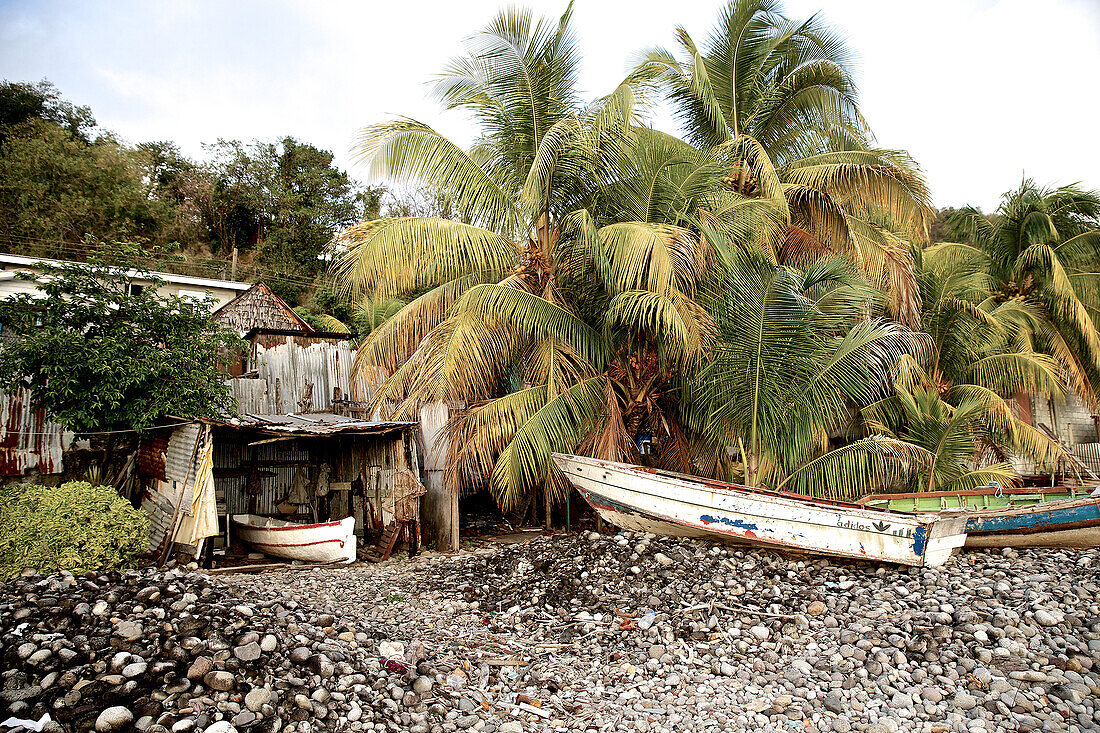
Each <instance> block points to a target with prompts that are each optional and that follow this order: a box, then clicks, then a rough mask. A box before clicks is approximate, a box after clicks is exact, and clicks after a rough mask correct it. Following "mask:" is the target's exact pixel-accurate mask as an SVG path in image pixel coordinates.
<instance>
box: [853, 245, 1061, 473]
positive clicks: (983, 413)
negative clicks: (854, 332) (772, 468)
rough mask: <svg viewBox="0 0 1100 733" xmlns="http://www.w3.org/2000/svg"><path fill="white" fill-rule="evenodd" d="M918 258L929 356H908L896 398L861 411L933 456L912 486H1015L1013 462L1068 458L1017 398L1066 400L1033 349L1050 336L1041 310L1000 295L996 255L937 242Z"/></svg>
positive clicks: (897, 376) (899, 371)
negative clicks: (1022, 415) (1019, 410)
mask: <svg viewBox="0 0 1100 733" xmlns="http://www.w3.org/2000/svg"><path fill="white" fill-rule="evenodd" d="M916 262H917V279H918V282H919V284H920V288H921V296H922V312H921V323H922V325H923V328H924V330H925V331H926V332H927V334H928V336H929V337H930V342H931V345H932V348H931V351H930V353H929V354H928V358H927V359H926V360H924V361H917V360H915V359H912V358H911V357H908V356H906V357H903V358H901V359H900V360H899V361H898V362H897V364H895V366H894V385H893V386H894V389H893V390H892V392H891V394H889V395H888V396H887V397H885V398H884V399H882V400H880V401H878V402H875V403H873V404H871V405H869V406H867V407H865V408H864V409H863V411H862V417H863V419H864V423H863V426H864V428H865V429H867V430H871V431H874V432H876V433H881V434H884V435H890V436H893V437H895V438H897V439H898V440H904V441H906V442H908V443H911V444H914V445H917V446H919V447H921V448H923V449H925V450H926V451H928V453H929V455H930V458H931V460H929V461H928V462H927V463H926V464H924V465H923V466H922V467H921V468H920V469H919V470H918V471H915V472H913V474H912V476H911V481H910V485H908V486H907V487H905V488H908V489H914V490H928V491H933V490H966V489H973V488H976V487H977V486H980V485H983V484H985V483H987V482H988V481H989V480H997V481H999V482H1000V483H1001V484H1003V485H1011V484H1015V483H1017V482H1018V481H1019V479H1020V477H1019V475H1018V474H1017V472H1016V471H1015V469H1014V468H1013V466H1012V463H1011V461H1012V459H1013V458H1016V459H1024V460H1028V461H1030V462H1031V463H1032V464H1033V465H1035V466H1038V467H1052V466H1053V465H1054V464H1055V463H1056V462H1058V461H1068V460H1069V456H1067V455H1066V453H1065V452H1064V450H1063V449H1062V448H1061V447H1060V446H1059V445H1058V444H1057V442H1055V441H1054V440H1052V439H1051V438H1050V437H1048V436H1047V435H1046V434H1044V433H1043V432H1041V431H1039V430H1037V429H1036V428H1034V427H1032V426H1031V425H1029V424H1028V423H1026V422H1024V421H1023V420H1021V419H1019V417H1018V416H1017V414H1016V411H1015V410H1014V409H1013V406H1012V404H1011V402H1010V399H1011V398H1012V397H1014V396H1015V395H1016V394H1017V393H1019V392H1021V391H1026V392H1031V393H1038V394H1043V395H1047V396H1051V397H1057V396H1060V395H1061V394H1062V386H1061V379H1060V373H1059V372H1060V370H1059V368H1058V364H1057V362H1056V361H1055V360H1054V359H1053V358H1052V357H1050V356H1048V355H1046V354H1042V353H1037V352H1036V351H1034V350H1033V349H1032V346H1033V343H1034V339H1033V337H1034V336H1036V335H1048V334H1049V328H1048V326H1047V324H1046V323H1045V320H1044V318H1043V315H1042V313H1041V312H1040V311H1038V310H1037V309H1036V308H1035V307H1034V306H1033V305H1032V304H1030V303H1028V302H1027V301H1026V300H1024V299H1022V298H1012V299H1009V300H1001V299H998V297H996V295H995V290H994V288H995V282H994V281H993V279H992V278H991V277H990V274H989V273H990V271H991V269H992V267H991V262H990V258H989V257H988V256H987V255H986V254H985V253H984V252H982V251H980V250H977V249H975V248H973V247H971V246H969V245H959V244H940V245H935V246H933V247H930V248H927V249H925V250H924V251H922V252H917V253H916Z"/></svg>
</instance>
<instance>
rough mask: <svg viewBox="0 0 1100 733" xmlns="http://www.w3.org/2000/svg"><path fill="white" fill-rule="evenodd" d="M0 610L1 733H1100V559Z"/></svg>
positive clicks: (331, 582)
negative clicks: (35, 728)
mask: <svg viewBox="0 0 1100 733" xmlns="http://www.w3.org/2000/svg"><path fill="white" fill-rule="evenodd" d="M0 589H2V590H0V669H3V670H4V671H3V672H0V687H2V690H0V719H3V718H5V717H8V716H12V717H15V718H18V719H27V720H34V721H39V720H41V719H42V716H43V715H49V719H48V721H47V722H46V723H45V724H44V730H48V731H50V732H51V733H56V732H57V731H62V730H64V731H83V730H97V731H101V732H102V733H110V732H111V731H126V730H138V731H142V732H143V733H167V732H168V731H171V732H172V733H189V732H192V731H193V732H194V733H201V732H202V731H209V732H210V733H233V732H234V731H242V732H243V731H255V732H256V733H281V732H288V733H289V732H293V731H298V732H300V733H312V732H313V731H327V730H332V731H344V730H348V731H379V733H381V732H383V731H409V732H410V733H429V732H431V733H440V732H442V731H446V732H447V733H450V732H452V731H463V730H469V731H478V732H480V733H520V732H522V731H633V730H638V731H643V732H649V731H652V732H654V733H656V732H659V731H683V730H690V731H729V730H744V731H750V730H751V731H806V732H816V731H820V732H822V733H824V732H826V731H836V732H837V733H847V732H848V731H866V732H867V733H892V732H893V731H926V732H928V733H946V732H947V731H959V732H962V731H967V732H973V733H976V732H977V731H989V732H994V731H996V732H1001V731H1004V732H1006V733H1007V732H1008V731H1029V730H1031V731H1040V730H1042V731H1046V730H1049V731H1086V730H1097V729H1100V707H1098V706H1097V705H1096V701H1097V699H1098V697H1097V696H1098V694H1100V676H1098V672H1100V600H1098V598H1100V552H1097V551H1095V550H1088V551H1077V550H1074V551H1070V550H1065V551H1060V550H1026V551H1018V552H1017V551H1013V550H1003V551H1002V550H995V551H981V552H974V551H967V552H964V553H962V554H961V555H958V556H956V557H955V558H953V559H951V560H950V561H949V562H948V564H947V565H945V566H942V567H938V568H902V567H897V566H885V565H873V564H867V563H858V562H846V561H838V560H828V559H821V558H811V557H806V556H783V555H779V554H775V553H771V552H767V551H761V550H754V549H743V548H738V547H733V546H728V545H721V544H712V543H709V542H704V541H698V540H676V539H669V538H663V537H655V536H653V535H642V534H638V533H620V534H617V535H611V534H607V535H598V534H596V533H579V534H559V535H554V536H539V537H537V538H535V539H533V540H532V541H530V542H525V543H521V544H515V545H508V546H497V547H491V548H486V549H480V550H477V551H472V552H464V553H461V554H458V555H454V556H435V557H423V558H418V559H414V560H411V561H408V560H403V561H395V562H389V563H384V564H381V565H354V566H349V567H340V568H322V569H287V570H282V571H278V572H266V573H261V574H253V575H207V574H204V573H202V572H201V571H198V570H196V569H188V568H173V569H169V570H159V571H152V570H150V571H132V572H126V573H109V574H94V573H93V574H89V575H75V576H74V575H69V574H62V575H57V576H51V577H46V578H43V577H39V576H35V575H26V576H24V577H21V578H18V579H16V580H13V581H9V582H7V583H6V584H4V585H3V586H0Z"/></svg>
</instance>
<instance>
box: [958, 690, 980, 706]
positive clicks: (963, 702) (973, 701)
mask: <svg viewBox="0 0 1100 733" xmlns="http://www.w3.org/2000/svg"><path fill="white" fill-rule="evenodd" d="M951 705H952V707H956V708H958V709H959V710H973V709H974V708H975V707H977V705H978V700H977V698H975V697H974V696H973V695H971V694H969V693H966V692H956V693H955V696H954V697H953V698H951Z"/></svg>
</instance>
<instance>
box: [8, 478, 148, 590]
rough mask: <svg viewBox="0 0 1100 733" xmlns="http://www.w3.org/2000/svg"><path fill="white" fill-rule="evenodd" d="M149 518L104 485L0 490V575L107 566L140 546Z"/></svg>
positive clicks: (123, 563) (124, 562) (119, 563)
mask: <svg viewBox="0 0 1100 733" xmlns="http://www.w3.org/2000/svg"><path fill="white" fill-rule="evenodd" d="M148 541H149V520H148V518H147V517H146V516H145V513H144V512H142V511H139V510H137V509H134V508H133V507H132V506H130V503H129V502H128V501H126V500H125V499H123V498H122V497H120V496H119V495H118V492H117V491H115V489H113V488H112V487H110V486H92V485H91V484H89V483H87V482H84V481H73V482H71V483H67V484H62V485H61V486H57V487H49V486H36V485H24V486H9V487H6V488H3V489H0V579H7V578H12V577H15V576H16V575H19V573H21V572H22V571H23V569H24V568H35V569H36V570H38V572H39V573H41V574H43V575H45V574H49V573H56V572H58V571H60V570H72V571H74V572H80V571H89V570H112V569H115V568H122V567H128V566H131V565H133V564H134V561H135V556H136V555H137V554H138V553H140V552H142V551H143V550H145V549H146V547H147V546H148Z"/></svg>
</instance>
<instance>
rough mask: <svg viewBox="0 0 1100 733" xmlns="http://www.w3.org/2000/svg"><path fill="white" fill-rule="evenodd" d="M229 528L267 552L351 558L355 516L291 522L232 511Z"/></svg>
mask: <svg viewBox="0 0 1100 733" xmlns="http://www.w3.org/2000/svg"><path fill="white" fill-rule="evenodd" d="M233 530H234V531H235V532H236V535H237V536H238V537H240V538H241V539H242V540H244V541H245V542H247V543H248V544H250V545H252V546H253V547H255V548H256V549H257V550H259V551H260V552H263V553H266V554H268V555H275V556H276V557H285V558H288V559H290V560H301V561H303V562H354V561H355V517H348V518H347V519H341V520H338V521H334V522H318V523H315V524H295V523H294V522H284V521H283V520H281V519H272V518H271V517H260V516H256V515H255V514H234V515H233Z"/></svg>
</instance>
